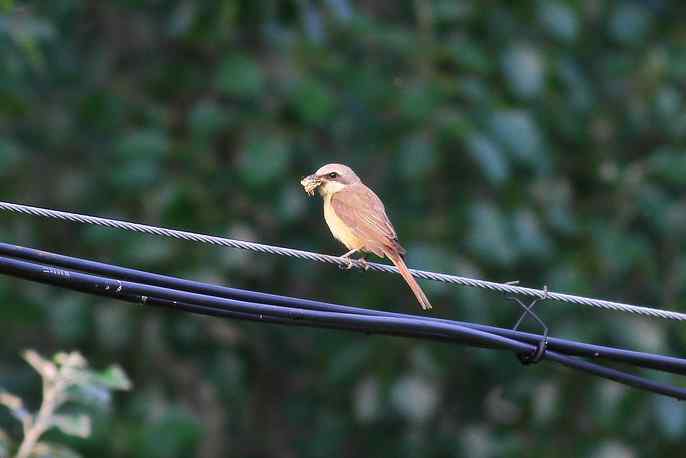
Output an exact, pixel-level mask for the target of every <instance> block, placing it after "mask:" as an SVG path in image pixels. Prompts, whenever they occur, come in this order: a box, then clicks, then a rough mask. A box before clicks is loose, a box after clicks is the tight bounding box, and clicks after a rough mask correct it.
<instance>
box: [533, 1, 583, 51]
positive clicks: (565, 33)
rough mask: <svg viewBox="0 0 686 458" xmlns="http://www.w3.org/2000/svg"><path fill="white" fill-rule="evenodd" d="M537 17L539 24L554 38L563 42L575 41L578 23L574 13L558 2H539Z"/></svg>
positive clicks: (568, 7)
mask: <svg viewBox="0 0 686 458" xmlns="http://www.w3.org/2000/svg"><path fill="white" fill-rule="evenodd" d="M538 17H539V21H540V22H541V24H542V25H543V26H544V27H545V28H546V30H548V32H549V33H550V34H551V35H553V36H554V37H556V38H558V39H560V40H563V41H565V42H572V41H574V40H575V39H576V36H577V31H578V28H579V22H578V19H577V15H576V13H575V11H574V10H573V9H572V8H571V7H570V6H568V5H565V4H564V3H562V2H558V1H549V0H544V1H541V2H539V8H538Z"/></svg>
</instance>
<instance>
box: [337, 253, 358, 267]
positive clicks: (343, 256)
mask: <svg viewBox="0 0 686 458" xmlns="http://www.w3.org/2000/svg"><path fill="white" fill-rule="evenodd" d="M357 251H358V249H357V248H354V249H352V250H350V251H348V252H347V253H346V254H344V255H342V256H341V258H345V259H347V260H348V265H347V266H346V267H345V269H346V270H350V269H352V268H353V260H352V259H350V256H351V255H353V254H355V253H357Z"/></svg>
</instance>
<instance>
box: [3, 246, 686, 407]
mask: <svg viewBox="0 0 686 458" xmlns="http://www.w3.org/2000/svg"><path fill="white" fill-rule="evenodd" d="M5 248H7V247H5ZM41 256H42V258H50V257H52V255H51V254H47V253H44V252H42V255H41ZM71 259H72V260H73V259H75V258H71ZM90 262H92V261H86V264H87V263H90ZM91 267H93V266H91ZM110 267H111V268H113V269H120V268H117V267H115V266H110ZM0 273H5V274H8V275H13V276H17V277H20V278H24V279H28V280H32V281H36V282H40V283H46V284H51V285H54V286H59V287H62V288H67V289H72V290H77V291H82V292H86V293H90V294H97V295H100V296H108V297H112V298H115V299H120V300H125V301H128V302H137V303H142V304H146V305H156V306H163V307H171V308H175V309H179V310H183V311H187V312H193V313H200V314H206V315H213V316H225V317H231V318H238V319H250V320H260V321H265V322H271V323H279V324H295V325H305V326H317V327H333V328H336V329H346V330H353V331H358V332H365V333H380V334H391V335H402V336H408V337H416V338H423V339H432V340H441V341H445V340H450V341H454V342H460V343H464V344H468V345H475V346H480V347H489V348H495V349H507V350H511V351H514V352H516V353H522V352H531V351H532V350H534V349H535V348H536V347H535V346H534V345H531V344H529V343H526V342H522V341H519V340H515V339H511V338H507V337H504V336H500V335H497V334H495V333H490V332H485V331H482V330H479V329H475V328H473V327H469V326H463V325H460V324H458V323H454V322H450V321H448V320H437V319H425V318H417V317H413V316H411V315H406V316H402V315H400V314H396V315H399V316H380V315H372V314H359V313H346V312H341V311H321V310H308V309H304V308H298V307H292V306H291V307H287V306H283V305H275V304H272V303H255V302H249V301H244V300H236V299H228V298H224V297H216V296H212V295H206V294H198V293H193V292H188V291H181V290H176V289H172V288H165V287H160V286H153V285H149V284H142V283H136V282H131V281H127V280H120V279H113V278H107V277H103V276H96V275H91V274H87V273H82V272H77V271H75V270H68V269H61V268H56V267H54V266H52V265H49V264H38V263H35V262H27V261H24V260H19V259H15V258H10V257H6V256H1V257H0ZM139 273H140V272H139ZM166 278H171V277H166ZM177 280H180V279H177ZM180 281H181V282H186V281H187V280H180ZM248 293H249V292H245V291H244V292H243V294H248ZM257 296H259V297H262V298H265V297H264V296H263V293H257ZM287 299H288V300H289V301H297V299H294V298H287ZM617 350H618V349H617ZM543 358H544V359H548V360H551V361H555V362H558V363H560V364H563V365H565V366H568V367H571V368H575V369H578V370H582V371H585V372H588V373H590V374H594V375H598V376H601V377H605V378H608V379H611V380H615V381H617V382H619V383H623V384H626V385H629V386H633V387H636V388H640V389H644V390H648V391H652V392H655V393H659V394H663V395H667V396H671V397H674V398H677V399H686V390H684V389H681V388H678V387H672V386H668V385H665V384H662V383H658V382H654V381H651V380H647V379H644V378H641V377H638V376H635V375H632V374H627V373H624V372H621V371H618V370H615V369H612V368H606V367H603V366H599V365H597V364H594V363H590V362H587V361H584V360H582V359H579V358H577V357H572V356H568V355H564V354H561V353H559V352H557V351H554V350H552V349H549V350H547V351H546V352H545V353H544V355H543Z"/></svg>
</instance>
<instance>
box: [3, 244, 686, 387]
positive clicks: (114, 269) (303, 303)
mask: <svg viewBox="0 0 686 458" xmlns="http://www.w3.org/2000/svg"><path fill="white" fill-rule="evenodd" d="M0 254H4V255H7V256H12V257H16V258H22V259H28V260H32V261H38V262H45V263H49V264H51V265H55V266H60V267H66V268H70V269H76V270H79V271H82V272H87V273H94V274H97V275H104V276H108V277H113V278H118V279H120V280H128V281H133V282H139V283H145V284H148V285H155V286H161V287H165V288H171V289H176V290H180V291H188V292H193V293H199V294H207V295H211V296H218V297H223V298H227V299H238V300H246V301H251V302H258V303H270V304H275V305H282V306H286V307H297V308H304V309H308V310H319V311H328V312H338V313H351V314H358V315H371V316H386V317H400V318H408V317H411V318H413V319H417V320H425V321H429V322H443V323H455V324H458V325H461V326H466V327H470V328H473V329H477V330H480V331H484V332H490V333H492V334H497V335H499V336H502V337H508V338H511V339H515V340H519V341H520V342H525V343H531V344H538V343H539V342H540V341H541V339H542V338H543V336H541V335H537V334H531V333H526V332H521V331H513V330H511V329H503V328H498V327H495V326H488V325H483V324H476V323H469V322H463V321H451V320H443V319H440V318H433V317H428V316H420V315H406V314H402V313H394V312H387V311H383V310H371V309H365V308H360V307H350V306H345V305H338V304H332V303H327V302H320V301H314V300H309V299H300V298H293V297H288V296H281V295H276V294H268V293H261V292H257V291H246V290H242V289H237V288H229V287H226V286H219V285H212V284H208V283H201V282H196V281H191V280H185V279H181V278H176V277H170V276H166V275H160V274H154V273H150V272H145V271H141V270H136V269H129V268H125V267H120V266H114V265H111V264H105V263H101V262H96V261H91V260H87V259H81V258H75V257H71V256H65V255H61V254H57V253H51V252H47V251H41V250H36V249H33V248H27V247H21V246H17V245H12V244H8V243H0ZM548 348H549V349H551V350H556V351H559V352H560V353H563V354H567V355H571V356H584V357H590V358H595V359H606V360H610V361H616V362H621V363H628V364H631V365H634V366H638V367H644V368H648V369H656V370H660V371H664V372H670V373H674V374H680V375H686V360H684V359H680V358H675V357H672V356H663V355H656V354H651V353H643V352H637V351H631V350H624V349H619V348H613V347H607V346H602V345H593V344H587V343H581V342H575V341H570V340H566V339H559V338H554V337H549V338H548Z"/></svg>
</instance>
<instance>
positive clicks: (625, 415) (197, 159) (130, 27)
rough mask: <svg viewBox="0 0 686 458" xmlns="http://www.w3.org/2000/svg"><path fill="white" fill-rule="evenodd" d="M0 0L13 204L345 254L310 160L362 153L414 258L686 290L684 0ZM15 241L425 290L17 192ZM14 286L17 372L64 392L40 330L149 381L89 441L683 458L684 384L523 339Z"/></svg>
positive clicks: (643, 340) (663, 326)
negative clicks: (363, 329) (204, 313)
mask: <svg viewBox="0 0 686 458" xmlns="http://www.w3.org/2000/svg"><path fill="white" fill-rule="evenodd" d="M0 5H1V6H0V7H1V8H2V10H1V11H2V12H1V13H0V178H1V180H0V191H1V196H2V200H7V201H14V202H20V203H27V204H34V205H38V206H45V207H52V208H57V209H65V210H72V211H77V212H84V213H88V214H94V215H99V216H109V217H117V218H122V219H126V220H130V221H136V222H141V223H147V224H153V225H163V226H168V227H174V228H180V229H186V230H191V231H195V232H203V233H209V234H215V235H225V236H229V237H234V238H239V239H245V240H256V241H261V242H265V243H271V244H276V245H282V246H289V247H293V248H299V249H306V250H315V251H322V252H326V253H332V254H337V253H342V252H343V251H344V250H343V248H342V247H341V246H340V245H338V244H337V242H335V241H334V240H333V239H332V237H331V236H330V234H329V232H328V229H327V228H326V226H325V225H324V223H323V221H322V218H321V208H320V207H321V202H320V201H319V200H318V199H308V198H307V197H306V195H305V194H304V193H303V192H302V189H301V188H300V186H299V184H298V181H299V179H300V178H301V177H302V176H303V175H305V174H308V173H311V172H312V171H313V170H315V169H316V168H317V167H319V166H320V165H322V164H324V163H326V162H331V161H341V162H345V163H347V164H349V165H351V166H352V167H353V168H355V169H356V170H357V172H358V173H359V175H360V176H361V177H363V179H364V180H365V182H366V183H368V184H369V185H370V186H371V187H372V188H373V189H375V190H376V191H377V192H378V193H379V194H380V196H381V197H382V198H383V199H384V201H385V202H386V206H387V208H388V212H389V214H390V216H391V218H392V220H393V221H394V223H395V225H396V228H397V230H398V232H399V235H400V239H401V242H403V244H404V245H405V246H406V247H407V248H408V250H409V257H408V263H409V264H410V265H411V266H414V267H417V268H421V269H426V270H437V271H444V272H450V273H457V274H460V275H465V276H475V277H479V278H486V279H490V280H494V281H510V280H520V281H521V282H522V283H523V284H525V285H530V286H534V287H542V286H543V285H544V284H547V285H549V286H550V287H551V289H553V290H555V291H561V292H569V293H573V294H580V295H590V296H594V297H602V298H609V299H614V300H621V301H627V302H631V303H638V304H644V305H649V306H664V307H666V308H670V309H673V310H686V303H685V301H684V295H685V293H686V291H684V285H685V284H686V257H685V256H684V254H683V248H684V239H685V236H684V230H685V229H686V200H684V197H683V196H684V185H686V111H685V110H684V103H685V100H684V89H685V85H684V81H685V80H686V14H685V11H684V8H685V7H684V5H683V2H680V1H677V0H675V1H671V2H670V1H667V0H652V1H647V0H645V1H638V0H637V1H629V0H626V1H606V2H601V1H582V0H579V1H561V0H560V1H544V0H541V1H538V2H536V1H522V2H505V1H477V0H472V1H468V0H464V1H462V0H442V1H428V0H415V1H414V2H412V1H373V0H366V1H365V0H361V1H354V0H321V1H315V0H300V1H275V0H273V1H268V0H262V1H250V0H244V1H231V0H216V1H191V0H185V1H161V0H158V1H142V0H119V1H76V0H59V1H56V0H55V1H27V2H22V1H17V0H14V1H13V0H1V1H0ZM0 235H1V238H2V240H3V241H8V242H17V243H21V244H26V245H29V246H33V247H38V248H41V249H45V250H54V251H58V252H62V253H66V254H71V255H77V256H85V257H89V258H93V259H96V260H101V261H105V262H112V263H119V264H122V265H125V266H130V267H136V268H140V269H146V270H150V271H154V272H160V273H167V274H173V275H179V276H182V277H186V278H191V279H197V280H203V281H210V282H214V283H218V284H226V285H231V286H235V287H240V288H249V289H255V290H259V291H266V292H275V293H283V294H288V295H293V296H301V297H308V298H317V299H323V300H327V301H332V302H338V303H344V304H355V305H361V306H366V307H374V308H380V309H388V310H398V311H404V312H413V313H414V312H417V305H416V303H415V302H414V299H413V297H412V296H411V294H410V292H409V290H408V289H407V288H406V287H405V286H404V285H402V283H401V280H400V278H399V277H397V276H392V275H386V274H378V273H366V274H365V273H361V272H356V271H355V272H341V271H339V270H338V269H336V268H335V267H332V266H327V265H321V264H314V263H310V262H305V261H298V260H292V259H284V258H277V257H271V256H266V255H256V254H252V253H246V252H241V251H236V250H231V249H218V248H211V247H206V246H202V245H198V244H194V243H188V242H179V241H169V240H162V239H158V238H153V237H149V236H144V235H136V234H128V233H123V232H119V231H114V230H109V229H101V228H92V227H85V226H79V225H74V224H67V223H61V222H51V221H45V220H41V219H36V218H30V217H18V216H11V215H9V214H5V215H2V224H1V225H0ZM0 280H1V281H0V301H1V303H2V307H0V319H1V321H0V335H1V336H2V337H0V342H2V345H1V347H0V352H1V353H0V386H2V387H4V388H7V389H9V390H11V391H14V392H17V393H19V394H21V395H23V396H24V397H25V398H27V399H28V400H29V402H30V403H32V405H35V404H36V403H37V402H38V400H39V396H40V391H39V383H38V379H37V378H36V377H35V376H34V374H33V373H32V372H31V370H30V368H29V367H28V366H27V365H26V364H25V363H23V362H22V361H21V360H20V358H19V356H18V353H19V352H20V351H21V350H22V349H24V348H28V347H32V348H37V349H38V350H39V351H41V352H42V353H44V354H51V353H53V352H55V351H57V350H63V349H64V350H68V349H79V350H81V351H82V352H83V353H84V354H85V356H86V357H88V358H89V360H90V361H91V362H92V363H93V364H94V365H95V366H97V367H104V366H105V365H107V364H109V363H111V362H119V363H121V364H122V365H123V366H124V368H125V369H126V370H127V372H128V373H129V375H130V377H131V378H132V380H133V382H134V385H135V387H134V390H133V391H132V392H126V393H118V394H117V395H116V398H115V402H114V404H113V408H112V410H111V411H110V412H109V414H106V415H102V417H101V418H99V419H98V420H97V423H96V432H95V434H94V436H93V437H92V439H89V440H85V441H70V443H71V445H72V446H73V447H74V448H76V449H77V450H79V451H81V452H82V453H83V454H84V455H85V456H89V457H90V456H92V457H96V456H97V457H104V458H106V457H128V456H132V457H187V456H198V457H219V456H236V457H266V456H279V457H295V456H304V457H331V456H348V457H356V456H389V457H391V456H392V457H399V456H400V457H402V456H406V457H411V456H412V457H414V456H451V457H476V458H480V457H495V456H499V457H500V456H508V457H518V456H537V457H538V456H540V457H543V456H588V457H597V458H614V457H639V456H677V455H679V454H682V453H683V440H684V438H685V437H686V412H685V411H684V408H683V405H682V404H679V403H677V402H676V401H672V400H670V399H667V398H661V397H658V396H655V395H650V394H646V393H643V392H639V391H637V390H633V389H628V388H625V387H623V386H620V385H617V384H614V383H611V382H606V381H601V380H598V379H595V378H593V377H590V376H585V375H581V374H577V373H574V372H571V371H569V370H566V369H560V368H558V367H556V366H553V365H550V364H541V365H538V366H535V367H529V368H523V367H521V366H520V365H519V364H518V362H517V361H516V359H515V358H514V357H513V356H512V355H511V354H509V353H506V352H493V351H486V350H473V349H467V348H463V347H459V346H450V345H445V344H431V343H419V342H415V341H412V340H408V339H401V338H387V337H380V336H371V337H367V336H364V335H358V334H349V333H344V332H333V331H323V330H322V331H319V330H312V329H298V328H292V327H277V326H270V325H256V324H246V323H241V322H235V321H224V320H219V319H212V318H203V317H196V316H191V315H185V314H180V313H172V312H166V311H162V310H158V309H146V308H141V307H136V306H132V305H127V304H123V303H119V302H114V301H110V300H105V299H96V298H93V297H90V296H84V295H80V294H76V293H72V292H65V291H61V290H58V289H54V288H47V287H38V286H36V285H33V284H28V283H24V282H21V281H19V280H15V279H12V278H2V279H0ZM422 285H423V286H424V287H425V288H426V291H427V293H428V295H429V296H430V298H431V299H432V302H433V304H434V306H435V316H441V317H449V318H455V319H462V320H474V321H478V322H483V323H491V324H497V325H502V326H508V325H511V324H512V323H513V322H514V320H516V318H517V316H518V310H517V309H516V308H515V307H514V306H513V305H512V304H510V303H508V302H506V301H505V300H503V298H502V297H500V296H498V295H496V294H490V293H483V292H481V291H477V290H473V289H468V288H462V287H448V286H444V285H440V284H436V283H431V282H423V283H422ZM539 310H540V313H541V315H542V316H543V317H544V318H545V320H546V321H547V322H548V324H549V325H550V327H551V329H552V333H553V334H554V335H555V336H560V337H565V338H572V339H575V340H582V341H588V342H594V343H600V344H612V345H621V346H626V347H628V348H632V349H637V350H643V351H650V352H658V353H663V354H671V355H680V354H683V353H684V349H685V346H686V331H684V327H683V326H681V325H678V324H674V323H670V322H667V321H659V320H650V319H635V318H632V317H630V316H627V315H623V314H619V313H613V312H602V311H596V310H591V309H587V308H584V307H582V306H576V305H567V304H560V303H545V304H542V305H540V306H539ZM531 329H535V328H531ZM660 379H661V380H663V381H667V382H672V383H676V384H680V385H683V383H684V381H683V379H678V378H669V377H660ZM5 414H6V412H5V411H3V412H2V414H0V415H3V416H4V415H5ZM0 418H5V419H6V420H3V422H2V424H3V425H5V428H6V429H8V430H9V431H10V432H11V433H13V434H16V433H18V432H19V431H18V428H17V427H16V424H14V423H11V421H10V420H9V418H7V417H0ZM52 438H53V439H55V440H63V438H61V437H60V436H58V435H53V437H52Z"/></svg>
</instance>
